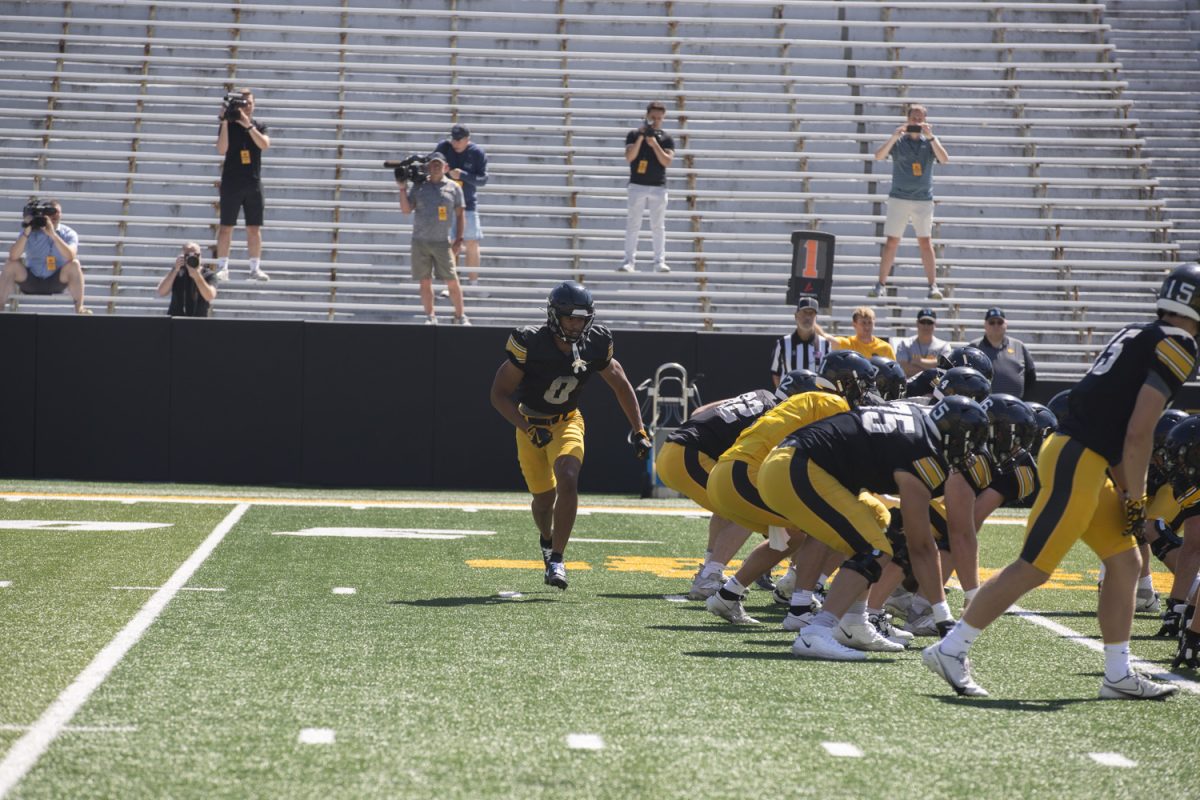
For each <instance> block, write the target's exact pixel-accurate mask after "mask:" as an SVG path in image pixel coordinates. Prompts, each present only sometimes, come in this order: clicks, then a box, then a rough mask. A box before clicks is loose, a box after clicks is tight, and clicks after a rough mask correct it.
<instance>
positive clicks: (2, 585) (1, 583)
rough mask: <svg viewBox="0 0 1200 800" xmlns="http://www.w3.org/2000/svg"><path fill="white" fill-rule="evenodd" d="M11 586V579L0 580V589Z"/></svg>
mask: <svg viewBox="0 0 1200 800" xmlns="http://www.w3.org/2000/svg"><path fill="white" fill-rule="evenodd" d="M10 586H12V581H0V589H7V588H9V587H10Z"/></svg>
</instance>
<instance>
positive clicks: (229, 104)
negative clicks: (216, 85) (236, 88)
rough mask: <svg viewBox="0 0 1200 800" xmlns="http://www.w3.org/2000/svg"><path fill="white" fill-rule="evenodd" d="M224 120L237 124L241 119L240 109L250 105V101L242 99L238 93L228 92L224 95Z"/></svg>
mask: <svg viewBox="0 0 1200 800" xmlns="http://www.w3.org/2000/svg"><path fill="white" fill-rule="evenodd" d="M224 103H225V119H227V120H229V121H230V122H237V121H238V120H239V119H241V118H242V109H243V108H247V107H248V106H249V105H250V101H248V100H247V99H246V98H244V97H242V95H241V93H240V92H229V93H228V94H226V95H225V99H224Z"/></svg>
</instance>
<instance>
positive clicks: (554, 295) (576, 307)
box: [546, 281, 596, 342]
mask: <svg viewBox="0 0 1200 800" xmlns="http://www.w3.org/2000/svg"><path fill="white" fill-rule="evenodd" d="M560 317H582V318H583V319H584V320H585V322H584V325H583V330H581V331H580V332H579V333H578V334H567V332H566V331H564V330H563V326H562V323H561V322H560V321H559V318H560ZM595 319H596V308H595V305H594V303H593V302H592V293H591V292H590V291H588V290H587V289H586V288H585V287H583V286H580V285H579V284H578V283H576V282H575V281H563V282H562V283H560V284H559V285H558V286H555V287H554V288H553V289H551V290H550V296H549V297H548V298H546V324H547V325H549V326H550V330H551V331H552V332H553V333H554V335H555V336H557V337H558V338H560V339H562V340H563V341H564V342H578V341H579V340H580V339H582V338H583V337H584V336H586V335H587V332H588V330H590V329H591V327H592V323H593V322H594V321H595Z"/></svg>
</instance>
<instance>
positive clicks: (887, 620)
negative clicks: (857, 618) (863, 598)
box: [867, 612, 913, 647]
mask: <svg viewBox="0 0 1200 800" xmlns="http://www.w3.org/2000/svg"><path fill="white" fill-rule="evenodd" d="M867 622H869V623H871V624H872V625H874V626H875V630H877V631H879V635H880V636H882V637H883V638H885V639H887V640H888V641H889V642H895V643H896V644H902V645H904V646H905V647H908V643H909V642H911V641H912V640H913V634H911V633H909V632H908V631H905V630H901V629H900V628H897V627H896V626H895V625H893V624H892V615H891V614H888V613H886V612H884V613H883V614H869V615H868V616H867Z"/></svg>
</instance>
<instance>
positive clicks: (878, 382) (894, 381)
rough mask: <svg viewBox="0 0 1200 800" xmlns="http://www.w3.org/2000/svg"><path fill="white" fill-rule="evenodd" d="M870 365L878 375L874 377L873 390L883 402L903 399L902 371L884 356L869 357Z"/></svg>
mask: <svg viewBox="0 0 1200 800" xmlns="http://www.w3.org/2000/svg"><path fill="white" fill-rule="evenodd" d="M871 363H872V364H874V365H875V369H877V370H879V373H878V374H877V375H876V376H875V390H876V391H877V392H879V396H880V397H882V398H883V399H884V400H899V399H900V398H901V397H904V385H905V383H906V381H907V379H906V378H905V377H904V369H903V368H901V366H900V365H899V364H897V363H896V362H895V361H893V360H892V359H890V358H887V357H886V356H871Z"/></svg>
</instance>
